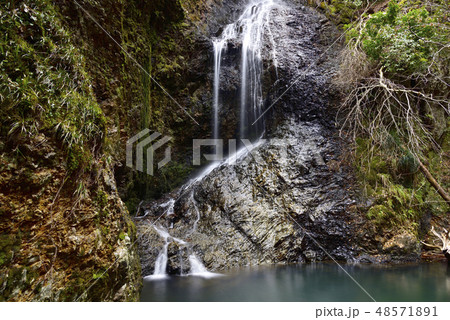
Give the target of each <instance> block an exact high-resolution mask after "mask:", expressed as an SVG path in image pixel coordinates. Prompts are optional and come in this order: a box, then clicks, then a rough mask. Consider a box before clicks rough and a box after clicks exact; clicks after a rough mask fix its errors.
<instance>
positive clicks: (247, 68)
mask: <svg viewBox="0 0 450 320" xmlns="http://www.w3.org/2000/svg"><path fill="white" fill-rule="evenodd" d="M274 7H275V2H274V1H273V0H254V1H252V2H250V4H248V5H247V7H246V8H245V10H244V13H243V14H242V15H241V16H240V17H239V18H238V19H237V21H236V22H234V23H232V24H229V25H227V26H226V27H225V29H224V31H223V33H222V35H221V37H219V38H217V39H214V40H213V47H214V92H213V100H214V101H213V113H214V114H213V138H214V139H218V138H219V127H220V119H219V109H220V106H219V103H220V99H219V94H220V69H221V58H222V52H223V51H224V48H226V44H227V42H228V41H230V40H236V41H240V42H241V43H242V48H241V88H240V117H239V137H240V138H241V139H247V138H254V137H256V136H259V135H260V134H261V132H262V129H263V127H264V126H263V125H262V124H261V123H260V122H257V123H256V124H255V125H252V124H253V122H254V121H255V120H256V119H258V117H259V116H260V115H261V113H262V106H263V101H264V99H263V93H262V84H261V74H262V71H263V67H262V48H263V44H264V41H263V40H264V35H265V32H267V35H268V37H269V40H270V45H271V47H272V58H273V61H274V65H275V67H276V50H275V42H274V40H273V35H272V32H271V31H270V27H269V22H270V19H269V18H270V12H271V10H272V9H273V8H274Z"/></svg>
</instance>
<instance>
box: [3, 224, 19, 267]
mask: <svg viewBox="0 0 450 320" xmlns="http://www.w3.org/2000/svg"><path fill="white" fill-rule="evenodd" d="M21 242H22V236H21V233H20V232H19V233H17V234H1V235H0V267H1V266H3V265H5V264H8V263H9V262H10V261H11V259H12V258H13V256H14V255H15V254H16V253H17V252H18V251H19V250H20V245H21Z"/></svg>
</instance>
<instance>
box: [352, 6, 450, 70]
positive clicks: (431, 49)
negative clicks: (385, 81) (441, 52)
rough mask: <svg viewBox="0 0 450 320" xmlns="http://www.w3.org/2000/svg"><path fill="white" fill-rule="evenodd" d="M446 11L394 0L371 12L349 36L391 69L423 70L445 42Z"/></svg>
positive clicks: (446, 38)
mask: <svg viewBox="0 0 450 320" xmlns="http://www.w3.org/2000/svg"><path fill="white" fill-rule="evenodd" d="M444 19H445V13H444V12H443V11H435V12H433V13H430V11H428V9H427V8H426V7H425V6H420V7H417V8H415V7H409V6H406V4H405V2H404V1H402V2H401V3H397V2H396V1H391V2H390V3H389V6H388V8H387V10H386V11H379V12H377V13H374V14H372V15H370V16H369V18H368V19H367V20H366V21H365V23H364V24H363V27H362V28H361V29H360V26H359V25H358V26H355V27H353V28H352V29H351V30H349V33H348V35H347V40H348V41H351V40H355V39H356V40H357V41H358V42H360V43H361V47H362V49H363V50H364V52H365V53H366V54H367V56H368V57H369V58H370V59H371V60H372V61H374V62H376V63H379V64H380V66H381V67H383V68H384V69H385V70H387V71H388V72H391V73H405V72H406V73H413V72H423V71H424V70H425V69H426V68H427V67H428V66H429V65H430V63H431V61H432V60H433V53H435V52H436V51H437V50H438V48H439V47H440V45H441V44H442V43H446V42H447V41H448V29H445V28H442V25H441V24H440V21H442V20H444Z"/></svg>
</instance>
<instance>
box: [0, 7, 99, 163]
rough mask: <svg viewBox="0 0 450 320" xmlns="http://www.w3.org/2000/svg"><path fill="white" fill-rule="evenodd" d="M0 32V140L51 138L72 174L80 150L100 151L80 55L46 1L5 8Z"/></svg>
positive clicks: (93, 106)
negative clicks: (55, 139)
mask: <svg viewBox="0 0 450 320" xmlns="http://www.w3.org/2000/svg"><path fill="white" fill-rule="evenodd" d="M0 32H1V35H0V102H1V109H0V117H1V120H0V121H1V134H2V136H5V135H9V136H22V137H27V136H32V135H35V134H37V133H38V132H46V133H50V134H51V133H55V134H56V136H57V137H58V138H59V139H60V140H61V141H62V142H63V143H64V145H65V146H67V150H68V161H67V163H68V169H69V170H71V171H74V170H75V169H76V168H77V167H79V165H80V162H81V160H82V159H81V157H80V154H81V152H80V150H81V148H83V147H84V146H85V145H91V144H97V145H100V144H101V142H102V140H103V137H104V135H105V130H106V120H105V118H104V116H103V114H102V111H101V109H100V108H99V106H98V105H97V102H96V98H95V96H94V93H93V90H92V84H91V80H90V78H89V76H88V74H87V72H86V63H85V59H84V57H83V55H82V54H81V53H80V52H79V50H78V49H77V48H75V46H74V45H73V43H72V42H71V34H70V33H69V32H68V31H67V29H66V28H65V27H64V25H63V24H62V22H61V19H60V18H59V14H58V12H57V11H56V10H55V8H54V6H53V4H52V2H51V1H48V0H34V1H27V2H26V3H25V2H22V1H17V2H7V3H6V4H5V10H3V9H2V11H0Z"/></svg>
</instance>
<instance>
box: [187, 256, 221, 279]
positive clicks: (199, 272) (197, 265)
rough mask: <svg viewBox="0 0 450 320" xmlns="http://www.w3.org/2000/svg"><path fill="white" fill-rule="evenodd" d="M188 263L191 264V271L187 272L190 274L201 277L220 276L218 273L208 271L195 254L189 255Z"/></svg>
mask: <svg viewBox="0 0 450 320" xmlns="http://www.w3.org/2000/svg"><path fill="white" fill-rule="evenodd" d="M189 264H190V265H191V272H189V275H190V276H196V277H202V278H215V277H220V276H222V275H221V274H220V273H214V272H209V271H208V270H207V269H206V267H205V266H204V265H203V263H202V262H201V261H200V260H199V259H198V258H197V256H196V255H195V254H191V255H189Z"/></svg>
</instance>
